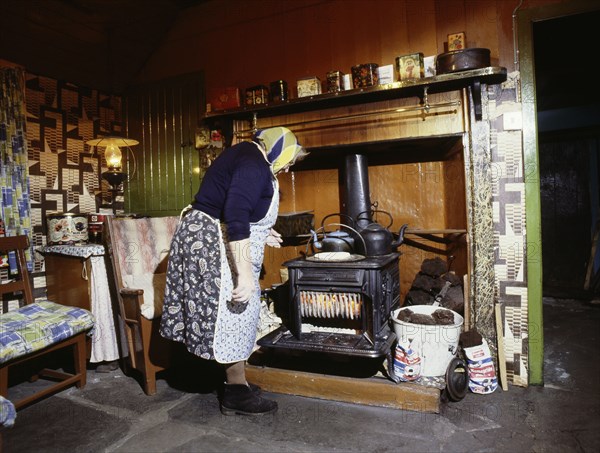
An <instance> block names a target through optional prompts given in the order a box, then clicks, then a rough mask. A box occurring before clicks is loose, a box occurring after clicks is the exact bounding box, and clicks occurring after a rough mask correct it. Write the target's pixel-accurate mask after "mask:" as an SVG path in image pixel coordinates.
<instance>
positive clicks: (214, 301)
mask: <svg viewBox="0 0 600 453" xmlns="http://www.w3.org/2000/svg"><path fill="white" fill-rule="evenodd" d="M278 209H279V187H278V184H277V180H276V179H273V198H272V200H271V205H270V206H269V209H268V211H267V214H266V215H265V216H264V217H263V218H262V219H261V220H259V221H258V222H255V223H251V224H250V240H249V243H250V250H249V251H242V253H243V256H244V257H249V258H250V259H251V261H252V270H253V272H254V276H255V281H256V291H255V292H254V294H253V296H252V297H251V298H250V300H249V301H247V302H243V303H237V302H233V301H232V300H231V294H232V292H233V288H234V276H233V275H232V272H231V265H230V262H229V259H230V256H229V250H228V247H227V245H226V234H224V232H223V230H222V228H221V225H220V223H219V220H218V219H214V218H212V217H211V216H209V215H207V214H205V213H203V212H202V211H198V210H194V209H191V210H188V211H187V212H186V210H184V212H182V220H181V222H180V223H179V226H178V227H177V231H176V232H175V235H174V236H173V241H172V244H171V252H170V255H169V264H168V269H167V283H166V287H165V298H164V303H163V314H162V318H161V325H160V333H161V335H162V336H163V337H165V338H167V339H170V340H173V341H178V342H181V343H185V345H186V348H187V350H188V351H190V352H191V353H192V354H195V355H197V356H199V357H201V358H204V359H209V360H216V361H217V362H220V363H233V362H238V361H241V360H246V359H247V358H248V357H249V356H250V354H251V353H252V349H253V347H254V344H255V342H256V333H257V327H258V322H259V317H260V286H259V284H258V279H259V275H260V269H261V266H262V263H263V258H264V253H265V245H266V241H267V237H268V236H269V232H270V230H271V227H272V226H273V225H274V224H275V221H276V220H277V212H278ZM216 244H218V246H216ZM248 255H249V256H248Z"/></svg>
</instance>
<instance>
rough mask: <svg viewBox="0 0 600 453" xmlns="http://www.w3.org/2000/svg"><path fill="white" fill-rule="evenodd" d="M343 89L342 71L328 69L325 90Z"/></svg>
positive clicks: (331, 91) (336, 90)
mask: <svg viewBox="0 0 600 453" xmlns="http://www.w3.org/2000/svg"><path fill="white" fill-rule="evenodd" d="M343 89H344V73H343V72H342V71H329V72H328V73H327V92H328V93H336V92H338V91H342V90H343Z"/></svg>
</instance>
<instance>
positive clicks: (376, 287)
mask: <svg viewBox="0 0 600 453" xmlns="http://www.w3.org/2000/svg"><path fill="white" fill-rule="evenodd" d="M399 256H400V254H399V253H391V254H389V255H384V256H376V257H367V258H362V259H358V260H356V259H354V260H350V261H335V262H327V261H318V260H314V259H311V257H300V258H296V259H293V260H290V261H287V262H285V263H284V266H286V267H287V268H288V274H289V288H290V294H289V301H290V310H289V313H290V316H289V318H290V319H289V321H288V323H287V324H288V325H283V326H281V327H280V328H279V329H277V330H275V331H273V332H271V333H269V334H268V335H266V336H264V337H262V338H261V339H259V340H258V345H259V346H263V347H266V348H286V349H295V350H304V351H313V352H325V353H334V354H343V355H349V356H362V357H380V356H387V357H388V358H389V355H390V351H391V348H392V345H393V343H394V341H395V339H396V336H395V334H394V332H393V330H392V329H391V327H390V324H389V316H390V313H391V311H392V310H393V309H395V308H397V307H398V306H399V302H400V271H399Z"/></svg>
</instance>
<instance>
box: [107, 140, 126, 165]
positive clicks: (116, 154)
mask: <svg viewBox="0 0 600 453" xmlns="http://www.w3.org/2000/svg"><path fill="white" fill-rule="evenodd" d="M122 157H123V155H122V153H121V150H120V149H119V147H118V146H117V145H115V144H114V143H109V144H108V145H107V146H106V150H105V151H104V158H105V159H106V164H107V165H108V169H109V170H110V171H120V170H121V159H122Z"/></svg>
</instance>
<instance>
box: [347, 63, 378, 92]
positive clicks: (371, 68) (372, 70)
mask: <svg viewBox="0 0 600 453" xmlns="http://www.w3.org/2000/svg"><path fill="white" fill-rule="evenodd" d="M378 67H379V65H378V64H376V63H365V64H359V65H356V66H352V82H353V84H354V88H366V87H371V86H373V85H377V84H378V83H379V76H378V74H377V68H378Z"/></svg>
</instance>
